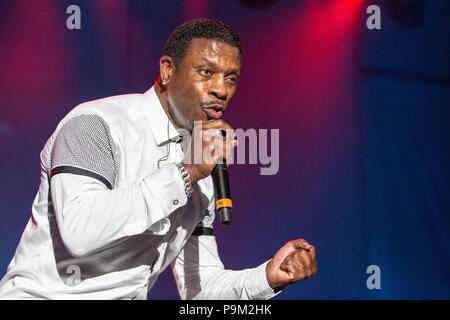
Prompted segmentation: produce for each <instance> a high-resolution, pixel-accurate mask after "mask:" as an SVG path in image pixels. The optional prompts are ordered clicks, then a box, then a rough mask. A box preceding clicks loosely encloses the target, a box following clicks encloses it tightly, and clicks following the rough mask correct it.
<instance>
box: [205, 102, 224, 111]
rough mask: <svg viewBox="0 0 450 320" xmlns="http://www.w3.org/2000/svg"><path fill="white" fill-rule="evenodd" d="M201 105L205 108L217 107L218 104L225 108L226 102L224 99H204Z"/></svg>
mask: <svg viewBox="0 0 450 320" xmlns="http://www.w3.org/2000/svg"><path fill="white" fill-rule="evenodd" d="M201 106H202V108H205V109H207V108H211V107H217V106H220V107H222V108H223V109H225V103H223V102H222V101H217V100H215V101H202V102H201Z"/></svg>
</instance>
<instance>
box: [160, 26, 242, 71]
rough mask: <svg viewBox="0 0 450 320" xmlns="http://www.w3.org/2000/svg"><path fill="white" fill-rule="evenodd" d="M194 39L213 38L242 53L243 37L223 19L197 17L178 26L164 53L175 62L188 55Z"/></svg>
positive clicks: (179, 61) (177, 62)
mask: <svg viewBox="0 0 450 320" xmlns="http://www.w3.org/2000/svg"><path fill="white" fill-rule="evenodd" d="M192 39H213V40H217V41H221V42H223V43H226V44H228V45H230V46H232V47H236V48H238V49H239V52H240V54H241V55H242V46H241V39H240V38H239V36H238V34H237V33H236V32H235V31H234V30H233V29H231V27H230V26H228V25H226V24H225V23H223V22H222V21H219V20H214V19H195V20H190V21H187V22H185V23H183V24H181V25H180V26H179V27H177V28H176V29H175V30H174V31H173V32H172V34H171V35H170V37H169V39H168V40H167V42H166V46H165V47H164V55H167V56H170V57H171V58H172V59H173V60H174V61H175V64H176V65H177V64H179V63H181V61H182V60H183V58H184V57H185V56H186V53H187V50H188V48H189V44H190V43H191V41H192Z"/></svg>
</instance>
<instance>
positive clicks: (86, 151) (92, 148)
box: [51, 114, 118, 186]
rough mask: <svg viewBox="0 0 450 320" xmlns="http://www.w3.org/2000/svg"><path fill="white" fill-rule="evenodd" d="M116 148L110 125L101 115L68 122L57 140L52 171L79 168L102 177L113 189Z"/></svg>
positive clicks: (54, 147)
mask: <svg viewBox="0 0 450 320" xmlns="http://www.w3.org/2000/svg"><path fill="white" fill-rule="evenodd" d="M114 150H115V146H114V141H113V139H112V137H111V134H110V131H109V127H108V125H107V123H106V122H105V121H104V120H103V119H102V118H101V117H100V116H98V115H92V114H83V115H79V116H76V117H74V118H73V119H71V120H69V121H67V122H66V123H65V124H64V125H63V126H62V128H61V129H60V131H59V132H58V135H57V136H56V139H55V142H54V145H53V149H52V156H51V169H54V168H56V167H60V166H70V167H77V168H81V169H84V170H88V171H91V172H94V173H96V174H99V175H100V176H102V177H103V178H105V179H106V180H108V181H109V182H110V184H111V185H112V186H114V180H115V177H116V174H117V168H118V166H117V163H116V158H115V153H114Z"/></svg>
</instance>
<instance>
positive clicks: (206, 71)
mask: <svg viewBox="0 0 450 320" xmlns="http://www.w3.org/2000/svg"><path fill="white" fill-rule="evenodd" d="M199 72H200V74H201V75H202V76H205V77H209V76H211V75H212V73H211V71H210V70H208V69H200V71H199Z"/></svg>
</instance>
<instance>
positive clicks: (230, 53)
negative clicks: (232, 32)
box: [187, 38, 240, 59]
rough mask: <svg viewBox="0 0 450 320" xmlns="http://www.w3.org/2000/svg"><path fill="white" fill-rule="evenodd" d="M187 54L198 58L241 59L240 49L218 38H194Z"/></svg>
mask: <svg viewBox="0 0 450 320" xmlns="http://www.w3.org/2000/svg"><path fill="white" fill-rule="evenodd" d="M187 55H192V56H195V57H196V58H201V57H205V58H208V57H210V58H213V57H227V58H232V59H239V58H240V52H239V49H238V48H236V47H233V46H231V45H229V44H227V43H225V42H222V41H220V40H216V39H203V38H195V39H192V41H191V43H190V44H189V48H188V52H187Z"/></svg>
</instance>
